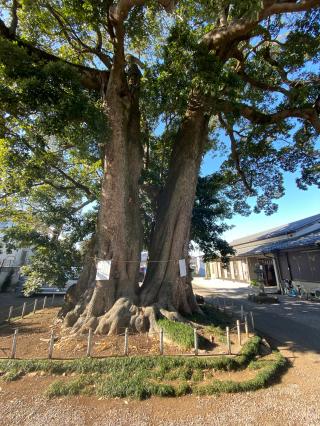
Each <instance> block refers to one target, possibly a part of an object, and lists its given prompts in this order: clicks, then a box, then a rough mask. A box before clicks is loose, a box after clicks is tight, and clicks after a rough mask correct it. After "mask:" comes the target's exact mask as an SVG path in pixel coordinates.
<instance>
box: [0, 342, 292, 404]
mask: <svg viewBox="0 0 320 426" xmlns="http://www.w3.org/2000/svg"><path fill="white" fill-rule="evenodd" d="M259 344H260V338H259V337H253V338H252V339H250V340H249V341H248V342H247V343H246V344H245V345H244V346H243V348H242V351H241V353H240V354H239V355H237V356H235V357H227V356H219V357H183V356H181V357H177V356H172V357H170V356H168V357H166V356H162V357H161V356H152V357H115V358H105V359H97V358H95V359H94V358H83V359H76V360H68V361H55V360H1V361H0V370H1V371H3V372H4V373H5V375H4V376H3V378H4V380H7V381H9V380H16V379H17V378H19V377H21V376H23V375H25V374H28V373H30V372H34V371H44V372H45V373H48V374H55V375H64V376H65V377H63V379H62V380H58V381H56V382H54V383H52V384H51V385H50V386H49V388H48V390H47V393H46V394H47V396H49V397H55V396H62V395H66V396H67V395H82V394H86V395H88V394H89V395H92V394H95V395H98V396H101V397H112V398H114V397H120V398H123V397H132V398H138V399H145V398H149V397H150V396H152V395H156V396H167V397H169V396H172V397H173V396H181V395H185V394H188V393H196V394H199V395H210V394H212V393H221V392H240V391H248V390H255V389H259V388H261V387H264V386H266V385H267V384H268V383H270V381H271V380H272V379H274V377H276V376H277V375H278V373H279V372H280V370H281V369H282V368H283V367H284V366H285V364H286V360H285V359H284V358H283V357H282V355H281V354H280V353H276V354H274V355H273V356H272V359H270V357H269V358H268V360H267V361H265V362H263V359H262V360H258V361H257V360H256V357H257V355H258V350H259ZM249 365H250V368H252V369H256V370H257V374H256V376H255V378H254V379H251V380H247V381H245V382H232V381H218V380H216V379H213V378H210V380H209V381H208V377H211V375H210V372H211V371H218V370H223V371H237V370H239V369H244V368H246V367H247V366H249ZM208 372H209V374H207V373H208ZM71 374H72V377H71V376H70V375H71ZM69 376H70V377H69ZM205 376H207V379H206V381H205Z"/></svg>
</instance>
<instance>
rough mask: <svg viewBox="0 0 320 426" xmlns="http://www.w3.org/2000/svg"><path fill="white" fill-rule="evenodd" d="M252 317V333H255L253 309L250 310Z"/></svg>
mask: <svg viewBox="0 0 320 426" xmlns="http://www.w3.org/2000/svg"><path fill="white" fill-rule="evenodd" d="M250 318H251V326H252V333H254V319H253V313H252V311H251V312H250Z"/></svg>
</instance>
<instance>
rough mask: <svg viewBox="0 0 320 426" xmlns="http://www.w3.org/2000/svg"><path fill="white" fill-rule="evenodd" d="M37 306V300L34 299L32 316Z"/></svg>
mask: <svg viewBox="0 0 320 426" xmlns="http://www.w3.org/2000/svg"><path fill="white" fill-rule="evenodd" d="M37 304H38V299H35V300H34V305H33V313H34V314H35V313H36V310H37Z"/></svg>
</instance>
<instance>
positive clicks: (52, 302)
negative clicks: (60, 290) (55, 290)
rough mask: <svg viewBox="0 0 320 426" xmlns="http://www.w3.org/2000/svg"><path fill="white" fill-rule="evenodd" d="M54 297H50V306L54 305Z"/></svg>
mask: <svg viewBox="0 0 320 426" xmlns="http://www.w3.org/2000/svg"><path fill="white" fill-rule="evenodd" d="M54 296H55V294H53V295H52V299H51V306H53V304H54Z"/></svg>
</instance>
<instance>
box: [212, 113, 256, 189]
mask: <svg viewBox="0 0 320 426" xmlns="http://www.w3.org/2000/svg"><path fill="white" fill-rule="evenodd" d="M218 116H219V121H220V123H221V124H222V126H223V127H224V128H225V130H226V132H227V134H228V136H229V139H230V142H231V157H232V160H233V162H234V165H235V168H236V170H237V172H238V175H239V177H240V179H241V181H242V183H243V185H244V186H245V188H246V189H247V191H248V192H249V194H251V195H254V193H255V191H254V190H253V188H252V185H250V184H249V182H248V180H247V177H246V174H245V172H244V171H243V169H242V167H241V162H240V155H239V152H238V148H237V141H236V138H235V137H234V133H233V128H232V126H231V125H230V124H229V123H228V122H227V121H225V120H224V119H223V117H222V114H221V113H219V114H218Z"/></svg>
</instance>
